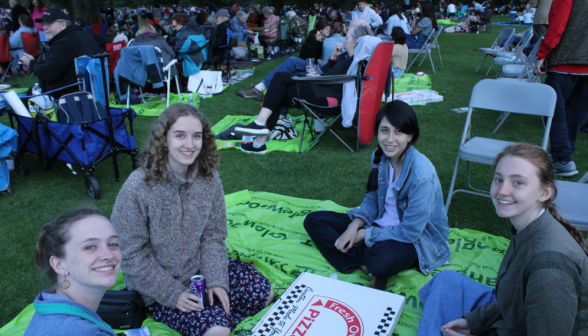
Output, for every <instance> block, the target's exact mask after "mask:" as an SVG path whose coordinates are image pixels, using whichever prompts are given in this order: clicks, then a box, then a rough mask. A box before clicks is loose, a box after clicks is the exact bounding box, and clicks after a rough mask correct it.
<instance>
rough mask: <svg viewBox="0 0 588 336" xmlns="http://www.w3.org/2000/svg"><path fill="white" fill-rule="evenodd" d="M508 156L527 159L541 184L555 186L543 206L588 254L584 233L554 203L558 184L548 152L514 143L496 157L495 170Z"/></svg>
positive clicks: (529, 145)
mask: <svg viewBox="0 0 588 336" xmlns="http://www.w3.org/2000/svg"><path fill="white" fill-rule="evenodd" d="M507 156H515V157H519V158H521V159H525V160H527V161H528V162H529V163H531V164H532V165H533V166H535V168H537V176H538V177H539V180H540V181H541V184H543V186H544V187H552V188H553V195H552V196H551V198H550V199H548V200H547V201H545V202H543V207H544V208H546V209H547V210H549V213H550V214H551V215H552V216H553V218H555V220H557V221H558V222H559V223H560V224H561V225H562V226H563V227H564V228H565V229H566V230H567V231H568V232H569V233H570V235H571V236H572V238H574V240H575V241H576V243H578V245H580V247H581V248H582V250H584V253H586V255H587V256H588V249H586V242H585V241H584V237H583V236H582V233H581V232H580V231H579V230H578V229H577V228H576V227H575V226H574V225H572V224H571V223H570V222H568V221H567V220H565V219H563V218H562V217H561V215H560V214H559V212H557V207H556V205H555V204H554V203H553V200H554V199H555V198H556V197H557V186H556V185H555V180H554V178H553V163H552V162H551V159H550V158H549V156H548V155H547V153H546V152H545V151H544V150H543V149H541V148H540V147H538V146H535V145H532V144H528V143H516V144H512V145H510V146H508V147H506V148H504V150H502V152H501V153H500V154H498V155H497V156H496V157H495V158H494V170H496V166H497V165H498V163H499V162H500V160H502V159H503V158H505V157H507Z"/></svg>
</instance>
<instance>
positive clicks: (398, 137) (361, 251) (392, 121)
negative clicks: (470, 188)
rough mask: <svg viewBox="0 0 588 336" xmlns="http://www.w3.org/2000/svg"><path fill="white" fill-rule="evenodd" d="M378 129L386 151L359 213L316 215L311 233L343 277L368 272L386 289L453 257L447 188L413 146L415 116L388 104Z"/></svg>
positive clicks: (373, 169)
mask: <svg viewBox="0 0 588 336" xmlns="http://www.w3.org/2000/svg"><path fill="white" fill-rule="evenodd" d="M374 126H375V127H374V133H375V134H376V136H377V139H378V148H377V149H376V151H375V152H374V153H373V154H372V159H371V160H370V174H369V177H368V182H367V186H366V195H365V198H364V200H363V202H362V203H361V205H360V206H359V208H354V209H352V210H350V211H348V212H347V213H338V212H332V211H317V212H311V213H310V214H308V215H307V216H306V218H305V219H304V228H305V229H306V232H308V234H309V236H310V237H311V238H312V240H313V242H314V243H315V244H316V246H317V248H318V249H319V251H320V252H321V254H322V255H323V257H325V259H327V261H328V262H329V263H330V264H331V265H332V266H333V267H335V269H336V270H337V271H339V272H341V273H346V274H348V273H352V272H354V271H355V270H357V269H358V268H361V269H362V270H364V271H365V272H366V273H368V275H371V277H372V287H373V288H376V289H380V290H385V289H386V285H387V279H388V277H391V276H393V275H396V274H398V273H400V272H402V271H404V270H407V269H410V268H414V267H417V268H418V269H420V271H421V272H423V274H425V275H427V274H429V273H430V272H432V271H433V270H435V269H436V268H437V267H440V266H442V265H443V264H445V263H446V262H447V261H448V260H449V258H450V257H451V252H450V250H449V245H448V244H447V238H448V237H449V226H448V224H447V215H446V214H445V206H444V205H443V192H442V190H441V183H440V182H439V178H438V177H437V173H436V172H435V167H434V166H433V164H432V163H431V161H429V159H428V158H427V157H425V156H424V155H423V154H421V153H420V152H419V151H417V150H416V149H415V148H414V146H413V145H414V144H415V143H416V142H417V140H418V139H419V133H420V132H419V125H418V121H417V116H416V114H415V112H414V110H413V109H412V108H411V107H410V106H409V105H408V104H406V103H405V102H403V101H401V100H395V101H393V102H390V103H387V104H385V105H384V106H383V107H382V108H381V109H380V112H378V115H377V117H376V122H375V124H374ZM431 335H432V334H431Z"/></svg>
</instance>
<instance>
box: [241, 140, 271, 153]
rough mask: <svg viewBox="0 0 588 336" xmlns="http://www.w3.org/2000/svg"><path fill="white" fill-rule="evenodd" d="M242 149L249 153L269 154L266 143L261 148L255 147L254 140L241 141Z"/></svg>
mask: <svg viewBox="0 0 588 336" xmlns="http://www.w3.org/2000/svg"><path fill="white" fill-rule="evenodd" d="M241 150H242V151H243V152H245V153H249V154H267V147H266V146H265V144H263V146H261V147H259V148H255V147H253V142H241Z"/></svg>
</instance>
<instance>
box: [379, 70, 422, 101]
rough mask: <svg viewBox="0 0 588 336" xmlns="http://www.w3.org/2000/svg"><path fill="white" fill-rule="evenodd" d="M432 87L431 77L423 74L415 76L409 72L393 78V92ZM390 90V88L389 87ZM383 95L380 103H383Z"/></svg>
mask: <svg viewBox="0 0 588 336" xmlns="http://www.w3.org/2000/svg"><path fill="white" fill-rule="evenodd" d="M431 87H432V82H431V77H429V75H427V74H425V75H423V76H415V75H414V74H411V73H405V74H404V75H402V77H401V78H395V79H394V93H399V92H408V91H413V90H430V89H431ZM390 90H391V91H392V88H390ZM385 102H386V101H385V96H384V95H383V96H382V103H385Z"/></svg>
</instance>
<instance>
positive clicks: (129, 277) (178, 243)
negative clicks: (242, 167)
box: [111, 104, 273, 336]
mask: <svg viewBox="0 0 588 336" xmlns="http://www.w3.org/2000/svg"><path fill="white" fill-rule="evenodd" d="M217 166H218V156H217V152H216V145H215V141H214V135H213V134H212V131H211V130H210V124H209V123H208V121H207V120H206V119H205V118H204V116H203V114H202V113H200V112H199V111H198V110H197V109H195V108H194V107H192V106H190V105H186V104H174V105H172V106H170V107H169V108H167V109H166V110H165V111H163V113H162V114H161V115H160V116H159V119H158V121H157V124H156V125H155V126H154V127H153V130H152V131H151V135H150V137H149V141H148V143H147V146H146V149H145V151H144V152H143V162H142V165H141V167H140V168H139V169H137V170H135V171H134V172H133V173H132V174H131V175H130V176H129V178H128V179H127V181H126V182H125V184H124V186H123V187H122V189H121V191H120V193H119V195H118V197H117V199H116V203H115V205H114V209H113V212H112V217H111V220H112V223H113V225H114V227H115V228H116V230H117V232H118V234H119V237H120V246H121V251H122V269H123V273H124V277H125V283H126V285H127V286H128V288H129V289H131V290H137V291H138V292H139V293H140V294H141V296H142V298H143V300H144V301H145V305H146V306H147V307H148V310H149V312H150V313H151V315H152V316H153V318H154V319H155V320H156V321H158V322H163V323H165V324H166V325H167V326H169V327H171V328H173V329H175V330H176V331H178V332H179V333H181V334H182V335H186V336H187V335H189V336H199V335H205V336H213V335H229V334H230V330H231V329H233V328H234V327H235V326H236V325H237V324H238V323H239V322H241V321H242V320H243V319H244V318H245V317H247V316H250V315H254V314H256V313H257V312H259V311H260V310H262V309H263V308H264V307H266V306H267V305H268V304H269V303H270V302H271V301H272V299H273V291H272V289H271V286H270V283H269V281H268V280H267V279H266V278H265V277H264V276H263V275H262V274H261V273H260V272H259V271H257V270H256V269H255V268H254V267H253V265H251V264H249V263H245V262H241V261H237V260H234V259H230V258H228V257H227V247H226V245H225V238H226V237H227V219H226V209H225V199H224V193H223V187H222V184H221V181H220V178H219V175H218V172H217V170H216V167H217ZM195 274H201V275H204V277H205V280H206V283H207V289H208V297H209V302H210V306H207V307H204V306H203V302H202V299H201V298H199V297H197V296H195V295H193V294H191V293H190V289H189V283H190V277H192V276H193V275H195ZM215 297H216V301H215Z"/></svg>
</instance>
